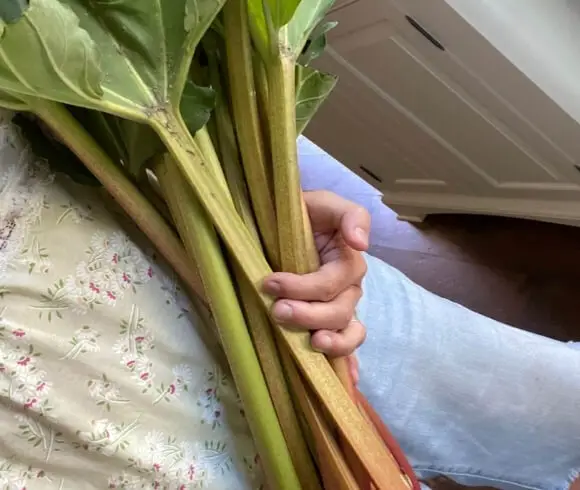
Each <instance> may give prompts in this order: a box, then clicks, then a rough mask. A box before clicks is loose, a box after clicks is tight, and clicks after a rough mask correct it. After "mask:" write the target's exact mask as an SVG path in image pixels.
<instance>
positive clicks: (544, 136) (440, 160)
mask: <svg viewBox="0 0 580 490" xmlns="http://www.w3.org/2000/svg"><path fill="white" fill-rule="evenodd" d="M461 1H464V2H469V1H471V0H461ZM478 1H479V0H478ZM330 18H332V19H335V20H338V21H339V22H340V24H339V27H337V28H336V29H335V31H334V32H333V33H332V34H331V36H330V46H331V49H330V50H329V53H328V54H327V55H325V56H324V57H323V58H322V59H321V60H320V61H319V63H318V66H319V68H321V69H325V70H327V71H330V72H333V73H336V74H338V75H339V77H340V80H339V83H338V85H337V88H336V89H335V93H333V94H332V96H331V97H330V99H329V100H328V101H327V103H326V104H325V105H324V106H323V108H322V109H321V112H320V114H319V115H318V116H317V117H316V118H314V120H313V122H312V123H311V126H310V127H309V128H308V130H307V136H308V137H309V138H310V139H312V140H314V141H315V142H316V143H317V144H318V145H319V146H321V147H323V148H324V149H325V150H326V151H328V152H329V153H330V154H332V155H333V156H334V157H335V158H337V159H338V160H340V161H342V162H343V163H344V164H345V165H347V166H348V167H350V168H351V169H352V170H354V171H355V172H356V173H357V174H359V175H360V176H361V177H363V178H365V179H366V180H367V181H369V182H370V183H371V184H373V185H375V186H376V187H378V188H379V189H380V190H381V191H382V192H383V193H384V200H385V202H386V204H388V205H389V206H391V207H392V208H393V209H395V211H397V212H398V213H399V214H400V215H401V217H403V218H407V219H422V218H423V217H424V216H425V215H426V214H430V213H439V212H465V213H490V214H501V215H508V216H521V217H528V218H536V219H544V220H550V221H560V222H570V223H573V222H575V221H576V220H578V223H579V224H580V166H579V165H580V125H579V124H578V123H577V122H576V121H575V120H574V119H573V118H572V117H571V116H570V115H569V114H568V113H567V112H566V111H565V110H564V109H563V108H562V107H560V106H559V105H558V104H557V103H556V102H555V101H554V100H553V99H552V98H551V97H549V96H548V95H546V93H545V92H543V91H542V90H541V89H540V88H539V87H538V86H537V85H536V84H535V83H534V82H532V80H531V79H530V78H528V76H526V75H525V74H524V73H523V72H522V71H520V70H519V69H518V68H517V67H516V66H515V65H514V64H513V63H512V62H511V61H510V60H508V58H507V57H506V56H504V54H502V53H501V52H500V51H499V50H498V49H496V48H495V47H494V46H493V45H492V44H491V43H490V42H489V41H488V40H487V39H486V38H484V37H483V35H481V34H480V33H479V32H478V30H476V29H475V28H474V27H473V26H472V25H471V24H470V23H468V22H467V21H466V20H465V19H464V18H463V17H461V16H460V15H459V14H458V13H457V12H456V11H455V10H454V9H453V8H452V7H451V6H450V5H449V4H448V3H447V2H445V1H444V0H358V1H354V2H353V1H352V0H351V1H348V0H344V1H343V2H342V3H341V4H339V5H338V6H337V8H336V9H335V10H334V11H333V12H332V13H331V15H330ZM421 31H423V32H421ZM579 83H580V82H579ZM579 97H580V93H579Z"/></svg>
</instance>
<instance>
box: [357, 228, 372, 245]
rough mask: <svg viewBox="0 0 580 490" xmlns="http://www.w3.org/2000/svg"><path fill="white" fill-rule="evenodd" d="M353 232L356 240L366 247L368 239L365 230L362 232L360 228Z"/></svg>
mask: <svg viewBox="0 0 580 490" xmlns="http://www.w3.org/2000/svg"><path fill="white" fill-rule="evenodd" d="M354 232H355V234H356V236H357V238H358V239H359V240H360V241H362V242H363V244H364V245H365V246H366V245H368V239H369V237H368V235H367V232H366V231H365V230H363V229H362V228H357V229H356V230H355V231H354Z"/></svg>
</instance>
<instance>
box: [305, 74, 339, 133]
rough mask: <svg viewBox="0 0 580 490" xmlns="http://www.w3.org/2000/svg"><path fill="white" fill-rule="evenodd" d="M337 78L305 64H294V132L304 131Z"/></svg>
mask: <svg viewBox="0 0 580 490" xmlns="http://www.w3.org/2000/svg"><path fill="white" fill-rule="evenodd" d="M337 80H338V78H337V77H336V76H334V75H330V74H328V73H323V72H320V71H317V70H315V69H313V68H310V67H306V66H300V65H297V66H296V133H297V134H300V133H302V131H304V128H305V127H306V125H307V124H308V123H309V122H310V120H311V119H312V117H313V116H314V114H316V111H318V108H319V107H320V106H321V105H322V103H323V102H324V101H325V100H326V98H327V97H328V96H329V95H330V92H331V91H332V89H333V88H334V86H335V85H336V82H337Z"/></svg>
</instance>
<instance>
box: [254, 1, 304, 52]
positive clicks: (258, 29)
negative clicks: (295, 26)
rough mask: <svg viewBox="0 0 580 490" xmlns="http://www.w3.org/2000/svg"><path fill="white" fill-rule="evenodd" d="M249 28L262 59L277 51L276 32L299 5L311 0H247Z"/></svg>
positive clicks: (290, 17)
mask: <svg viewBox="0 0 580 490" xmlns="http://www.w3.org/2000/svg"><path fill="white" fill-rule="evenodd" d="M247 1H248V14H249V18H250V28H251V30H252V37H253V38H254V43H255V45H256V48H257V49H258V51H259V52H260V56H262V57H263V58H264V59H266V58H268V57H270V56H271V55H274V54H275V53H276V51H277V48H278V46H277V44H278V32H279V31H280V30H281V29H282V27H284V26H285V25H286V24H288V22H290V20H291V19H292V16H293V15H294V14H295V12H296V9H297V8H299V5H300V4H301V3H302V4H307V3H311V0H303V1H302V2H301V1H300V0H247Z"/></svg>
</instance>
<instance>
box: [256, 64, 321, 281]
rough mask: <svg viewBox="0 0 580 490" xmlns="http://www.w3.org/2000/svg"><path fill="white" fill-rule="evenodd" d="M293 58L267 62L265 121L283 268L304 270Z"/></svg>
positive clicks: (306, 267) (297, 271)
mask: <svg viewBox="0 0 580 490" xmlns="http://www.w3.org/2000/svg"><path fill="white" fill-rule="evenodd" d="M294 73H295V67H294V60H293V58H291V57H285V56H284V54H280V56H278V57H275V58H273V59H272V60H270V61H269V62H268V63H267V64H266V74H267V78H268V110H267V112H268V122H269V128H270V151H271V152H272V164H273V167H274V195H275V196H276V214H277V217H278V242H279V243H280V262H281V264H282V270H284V271H286V272H294V273H296V274H305V273H308V272H311V270H309V267H308V261H307V259H306V257H307V244H306V234H305V233H304V222H303V219H302V218H303V217H302V192H301V187H300V173H299V168H298V154H297V149H296V110H295V105H296V99H295V82H294Z"/></svg>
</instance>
